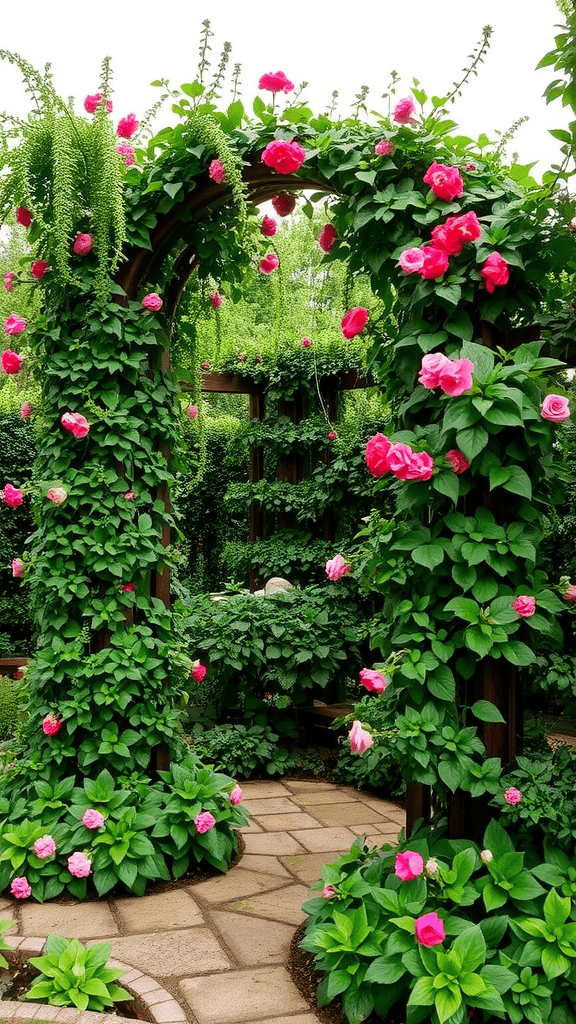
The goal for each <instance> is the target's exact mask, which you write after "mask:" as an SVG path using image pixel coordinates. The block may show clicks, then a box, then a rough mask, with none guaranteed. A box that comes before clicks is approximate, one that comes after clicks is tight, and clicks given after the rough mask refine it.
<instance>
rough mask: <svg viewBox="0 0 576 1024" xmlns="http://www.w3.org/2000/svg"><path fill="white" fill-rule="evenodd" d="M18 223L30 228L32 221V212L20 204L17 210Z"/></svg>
mask: <svg viewBox="0 0 576 1024" xmlns="http://www.w3.org/2000/svg"><path fill="white" fill-rule="evenodd" d="M16 223H17V224H21V225H22V227H24V228H29V227H30V225H31V223H32V214H31V213H30V210H27V209H26V207H25V206H19V207H18V209H17V210H16Z"/></svg>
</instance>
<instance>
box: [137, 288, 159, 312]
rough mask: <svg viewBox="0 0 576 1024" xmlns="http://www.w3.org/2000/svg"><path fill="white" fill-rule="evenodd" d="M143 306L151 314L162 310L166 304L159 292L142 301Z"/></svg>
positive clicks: (150, 294)
mask: <svg viewBox="0 0 576 1024" xmlns="http://www.w3.org/2000/svg"><path fill="white" fill-rule="evenodd" d="M142 305H143V306H144V309H148V310H149V311H150V312H151V313H157V312H158V310H160V309H162V306H163V305H164V303H163V302H162V299H161V298H160V296H159V295H158V294H157V292H149V293H148V295H145V296H144V298H143V299H142Z"/></svg>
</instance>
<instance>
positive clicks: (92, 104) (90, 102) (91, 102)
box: [84, 92, 112, 114]
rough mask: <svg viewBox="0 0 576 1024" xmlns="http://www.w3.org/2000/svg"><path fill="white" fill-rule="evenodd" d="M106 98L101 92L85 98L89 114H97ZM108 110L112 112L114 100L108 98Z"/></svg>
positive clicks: (85, 105) (85, 108)
mask: <svg viewBox="0 0 576 1024" xmlns="http://www.w3.org/2000/svg"><path fill="white" fill-rule="evenodd" d="M103 99H104V97H103V95H102V93H101V92H95V93H93V94H92V95H91V96H87V97H86V99H85V100H84V110H85V111H86V113H87V114H95V113H96V111H97V110H98V107H99V106H100V104H101V102H102V100H103ZM106 112H107V113H108V114H111V113H112V100H106Z"/></svg>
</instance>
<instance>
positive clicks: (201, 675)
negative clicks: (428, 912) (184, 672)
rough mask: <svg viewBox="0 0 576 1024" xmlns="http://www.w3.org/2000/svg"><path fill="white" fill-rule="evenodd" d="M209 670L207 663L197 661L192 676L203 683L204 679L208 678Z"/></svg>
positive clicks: (196, 681) (197, 681)
mask: <svg viewBox="0 0 576 1024" xmlns="http://www.w3.org/2000/svg"><path fill="white" fill-rule="evenodd" d="M207 671H208V669H207V668H206V665H201V664H200V662H197V663H196V664H195V665H194V666H193V667H192V671H191V673H190V677H191V679H193V680H194V682H195V683H201V682H202V680H203V679H205V678H206V672H207Z"/></svg>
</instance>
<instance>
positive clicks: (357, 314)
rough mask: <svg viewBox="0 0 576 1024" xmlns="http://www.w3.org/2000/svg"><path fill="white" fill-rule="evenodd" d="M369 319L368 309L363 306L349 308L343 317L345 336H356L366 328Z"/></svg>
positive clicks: (343, 332) (342, 325)
mask: <svg viewBox="0 0 576 1024" xmlns="http://www.w3.org/2000/svg"><path fill="white" fill-rule="evenodd" d="M367 321H368V310H367V309H364V307H363V306H355V307H354V309H349V310H348V312H347V313H346V314H345V315H344V317H343V318H342V324H341V327H342V334H343V335H344V337H345V338H355V337H356V335H357V334H360V332H361V331H363V330H364V328H365V326H366V323H367Z"/></svg>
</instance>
